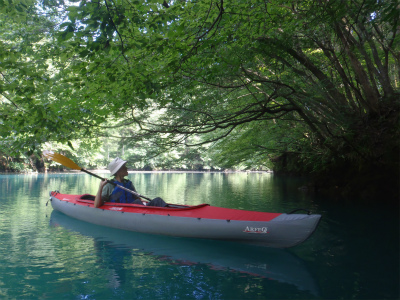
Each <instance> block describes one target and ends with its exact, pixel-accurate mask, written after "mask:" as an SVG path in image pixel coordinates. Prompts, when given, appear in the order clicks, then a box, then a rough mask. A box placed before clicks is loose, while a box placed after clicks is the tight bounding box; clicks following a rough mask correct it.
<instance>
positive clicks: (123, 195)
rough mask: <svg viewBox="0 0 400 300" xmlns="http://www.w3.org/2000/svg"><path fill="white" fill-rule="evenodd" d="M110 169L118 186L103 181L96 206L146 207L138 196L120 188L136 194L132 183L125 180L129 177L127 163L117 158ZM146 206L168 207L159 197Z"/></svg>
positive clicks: (95, 200)
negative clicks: (109, 204) (131, 204)
mask: <svg viewBox="0 0 400 300" xmlns="http://www.w3.org/2000/svg"><path fill="white" fill-rule="evenodd" d="M108 169H109V170H110V172H111V175H113V176H114V180H112V181H113V182H114V183H116V185H113V184H111V183H109V182H108V181H107V180H102V181H101V182H100V186H99V190H98V191H97V194H96V197H95V199H94V206H95V207H97V208H98V207H100V206H102V205H103V204H104V202H114V203H133V204H140V205H144V204H143V202H142V200H141V199H140V198H139V197H138V196H136V195H134V194H132V193H130V192H128V191H126V190H124V189H122V188H120V186H122V187H124V188H127V189H129V190H132V191H134V192H136V189H135V187H134V186H133V183H132V181H130V180H128V179H125V176H127V175H128V168H127V167H126V161H125V160H123V159H120V158H119V157H117V158H116V159H114V160H113V161H112V162H111V163H110V164H109V165H108ZM146 205H147V206H161V207H164V206H167V204H166V203H165V201H164V200H163V199H161V198H159V197H157V198H155V199H153V200H151V201H150V202H148V203H147V204H146Z"/></svg>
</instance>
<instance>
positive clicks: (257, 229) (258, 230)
mask: <svg viewBox="0 0 400 300" xmlns="http://www.w3.org/2000/svg"><path fill="white" fill-rule="evenodd" d="M243 232H246V233H268V227H251V226H246V229H245V230H243Z"/></svg>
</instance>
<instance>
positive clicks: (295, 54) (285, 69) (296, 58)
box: [52, 0, 400, 174]
mask: <svg viewBox="0 0 400 300" xmlns="http://www.w3.org/2000/svg"><path fill="white" fill-rule="evenodd" d="M67 10H68V18H69V20H68V21H66V22H64V23H63V24H61V25H60V30H61V31H60V33H59V41H60V47H59V48H58V49H59V51H60V52H59V55H58V56H59V57H63V58H64V59H65V61H64V62H65V63H66V62H68V63H69V64H68V67H67V68H65V69H63V70H60V71H59V75H60V77H61V76H62V78H63V79H64V80H62V81H61V83H62V84H63V85H62V87H63V88H62V90H61V83H57V87H56V88H54V89H53V90H54V93H55V95H56V96H55V99H59V98H60V96H62V95H66V96H65V97H63V102H62V105H60V106H59V107H58V108H60V107H64V106H67V107H72V108H73V109H74V114H73V115H68V114H67V115H66V118H67V119H71V120H73V121H74V122H76V123H77V124H80V126H81V127H82V126H85V130H86V132H87V134H90V133H93V132H101V127H100V126H101V124H105V123H104V122H106V120H107V118H116V119H119V120H120V122H119V124H120V126H123V127H125V128H126V127H127V126H129V125H130V124H132V125H134V127H132V128H133V129H134V130H133V131H132V133H131V134H130V135H129V138H130V139H131V140H132V141H134V142H135V143H137V144H138V143H140V142H141V141H143V140H146V141H147V142H152V143H153V144H152V145H157V149H158V150H159V152H162V151H166V149H168V148H170V147H178V145H185V146H193V145H196V144H197V145H204V144H212V143H214V144H213V146H214V147H215V151H216V152H217V153H218V152H219V153H221V151H222V150H221V149H229V148H230V147H229V144H231V145H232V146H235V147H241V148H238V149H236V151H235V152H236V153H238V155H239V154H240V155H241V153H244V152H245V151H244V150H245V149H244V148H246V149H248V148H249V147H252V148H253V149H252V151H253V152H254V153H255V154H260V157H261V156H262V155H265V150H267V149H270V148H271V147H270V146H271V145H274V149H273V150H274V151H273V152H274V155H275V153H276V155H279V154H281V155H282V154H285V155H286V153H291V154H292V155H291V157H292V159H294V160H301V161H309V162H311V163H308V164H304V165H305V166H307V167H305V168H304V170H303V171H307V172H309V171H318V172H321V171H324V170H326V169H327V170H329V169H330V170H333V169H337V170H340V169H342V168H343V167H344V166H346V167H350V166H351V169H352V170H356V169H358V170H371V169H372V168H376V169H379V170H381V171H382V172H383V170H384V171H385V172H386V171H388V170H390V172H389V173H390V174H393V173H394V172H397V171H394V170H398V155H397V153H398V150H399V149H398V143H397V142H396V140H394V139H393V137H394V136H398V132H399V128H398V109H399V98H398V96H399V86H398V84H399V70H400V68H399V49H398V48H399V46H398V45H399V44H400V43H399V37H398V33H399V29H398V28H399V26H398V25H399V24H398V22H399V8H398V5H397V3H395V2H391V1H375V0H366V1H359V0H355V1H328V2H325V1H301V2H289V3H288V2H287V1H281V0H274V1H270V2H263V1H240V0H239V1H235V2H233V3H232V2H231V3H225V2H224V1H212V2H205V1H178V2H169V3H168V2H165V1H164V2H162V3H161V2H159V1H151V0H150V1H146V2H143V3H141V2H131V1H112V2H111V1H107V0H105V1H101V2H92V1H81V2H79V5H70V6H68V7H67ZM55 91H58V92H57V93H56V92H55ZM64 100H66V102H64ZM57 101H59V100H57ZM57 101H55V102H56V103H57ZM52 103H53V102H52ZM82 106H84V107H85V109H78V108H81V107H82ZM156 111H157V114H155V112H156ZM80 120H83V121H80ZM135 128H139V129H140V130H136V129H135ZM257 128H259V129H257ZM277 128H285V129H284V130H285V133H286V137H287V138H285V139H283V138H280V140H279V141H276V140H275V143H274V142H273V138H274V137H281V136H282V134H281V133H280V134H277V133H276V131H277ZM257 130H260V131H259V133H260V135H261V134H262V135H264V136H265V137H266V138H265V139H262V138H260V137H259V136H257V134H256V133H257ZM279 130H282V129H278V131H279ZM286 130H287V132H286ZM243 133H248V134H243ZM198 136H201V137H200V140H199V138H198ZM251 136H252V137H254V138H250V137H251ZM232 137H234V139H233V138H232ZM229 138H231V139H229ZM194 140H196V141H195V142H193V141H194ZM250 140H251V141H254V143H252V142H251V141H250ZM153 149H154V147H153ZM240 150H242V151H240ZM231 153H233V152H231ZM246 153H248V152H246ZM265 157H267V156H265ZM232 159H234V158H232ZM281 167H282V168H285V166H281Z"/></svg>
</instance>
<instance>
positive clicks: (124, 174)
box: [117, 164, 128, 177]
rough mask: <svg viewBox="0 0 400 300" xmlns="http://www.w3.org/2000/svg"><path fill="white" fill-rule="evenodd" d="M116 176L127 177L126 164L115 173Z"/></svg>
mask: <svg viewBox="0 0 400 300" xmlns="http://www.w3.org/2000/svg"><path fill="white" fill-rule="evenodd" d="M117 175H119V176H120V177H124V176H127V175H128V168H127V167H126V164H124V165H123V166H122V167H121V168H120V169H119V170H118V172H117Z"/></svg>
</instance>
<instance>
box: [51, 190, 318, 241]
mask: <svg viewBox="0 0 400 300" xmlns="http://www.w3.org/2000/svg"><path fill="white" fill-rule="evenodd" d="M94 198H95V197H94V196H93V195H89V194H83V195H70V194H62V193H60V192H58V191H52V192H50V201H51V205H52V207H53V209H54V210H57V211H60V212H62V213H64V214H65V215H68V216H70V217H73V218H75V219H78V220H82V221H86V222H89V223H93V224H96V225H102V226H106V227H112V228H117V229H122V230H129V231H135V232H142V233H147V234H159V235H170V236H177V237H190V238H203V239H217V240H226V241H236V242H242V243H249V244H257V245H262V246H267V247H274V248H288V247H293V246H295V245H298V244H300V243H302V242H304V241H305V240H306V239H307V238H309V237H310V236H311V235H312V233H313V232H314V231H315V229H316V228H317V225H318V223H319V221H320V219H321V215H318V214H310V213H307V214H298V213H272V212H257V211H247V210H240V209H232V208H222V207H216V206H211V205H209V204H206V203H203V204H199V205H193V206H191V205H177V204H168V205H167V206H166V207H156V206H146V205H138V204H125V203H111V202H106V203H105V204H104V205H103V206H101V207H99V208H95V207H94V201H93V200H94ZM144 204H145V202H144Z"/></svg>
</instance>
